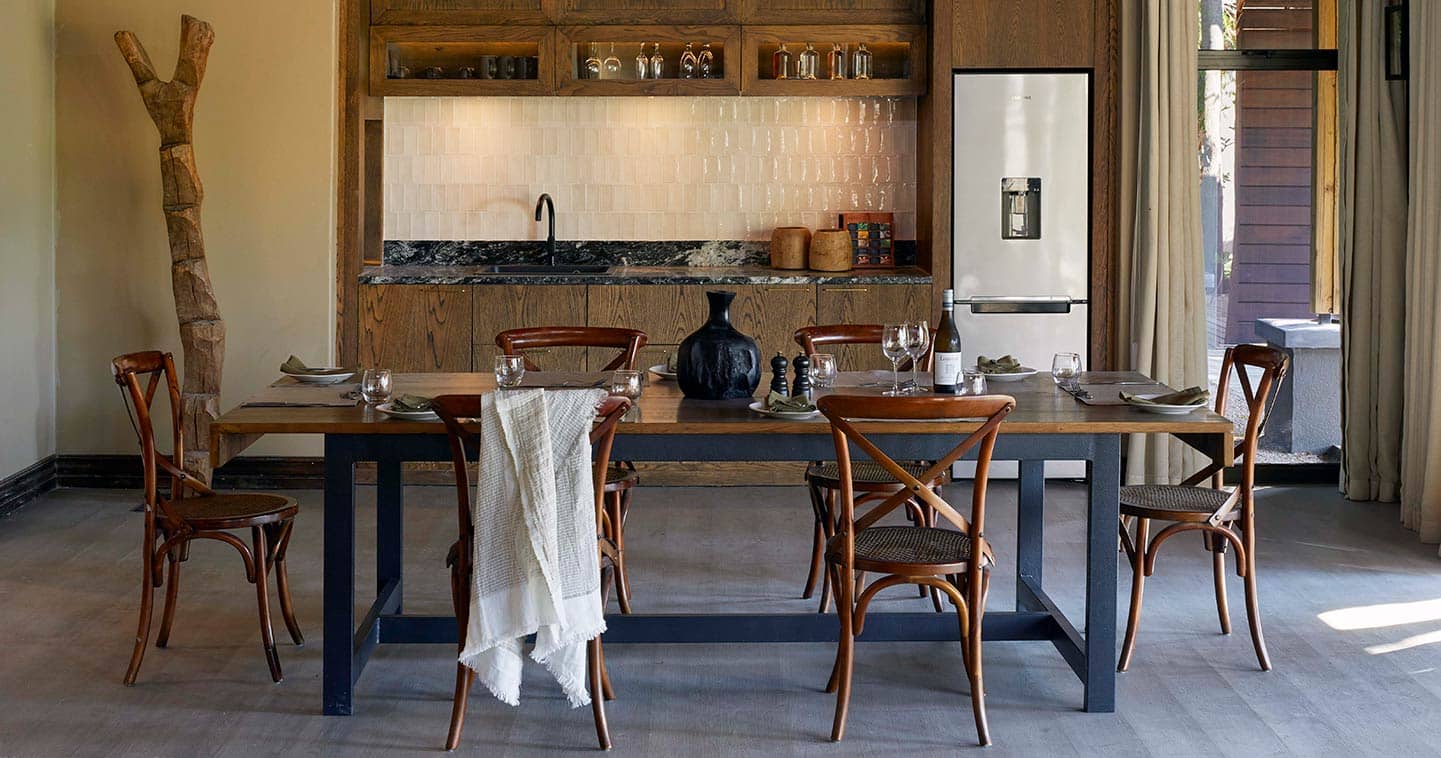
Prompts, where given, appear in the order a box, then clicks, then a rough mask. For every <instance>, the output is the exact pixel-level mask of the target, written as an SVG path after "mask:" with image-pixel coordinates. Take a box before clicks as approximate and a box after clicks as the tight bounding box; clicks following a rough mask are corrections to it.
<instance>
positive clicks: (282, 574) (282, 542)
mask: <svg viewBox="0 0 1441 758" xmlns="http://www.w3.org/2000/svg"><path fill="white" fill-rule="evenodd" d="M294 524H295V522H293V521H291V522H287V523H286V524H285V525H284V526H281V527H279V528H278V529H277V530H276V533H277V534H278V535H279V536H278V538H277V544H276V548H275V590H276V594H278V595H279V596H280V615H281V617H283V618H284V619H285V628H286V630H287V631H289V632H290V641H291V642H294V643H295V646H296V647H300V646H302V645H304V644H305V635H304V634H301V633H300V622H299V621H296V620H295V602H294V601H293V600H291V598H290V572H289V571H288V570H287V568H286V566H287V564H286V562H285V551H286V549H287V548H289V547H290V532H291V529H292V528H293V525H294Z"/></svg>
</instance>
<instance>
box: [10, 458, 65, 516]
mask: <svg viewBox="0 0 1441 758" xmlns="http://www.w3.org/2000/svg"><path fill="white" fill-rule="evenodd" d="M56 457H57V456H54V455H51V456H48V457H46V458H44V459H42V460H40V461H39V462H37V463H35V464H33V465H31V466H29V467H27V468H24V469H21V470H20V471H17V472H15V473H14V474H11V475H10V476H7V477H5V478H4V479H0V516H4V515H6V514H8V513H10V512H12V511H14V510H16V509H17V508H19V507H20V506H22V505H25V504H26V503H28V502H30V501H31V500H34V499H35V498H37V497H40V496H41V495H43V494H45V493H47V492H49V491H50V490H53V489H55V487H56V480H55V461H56Z"/></svg>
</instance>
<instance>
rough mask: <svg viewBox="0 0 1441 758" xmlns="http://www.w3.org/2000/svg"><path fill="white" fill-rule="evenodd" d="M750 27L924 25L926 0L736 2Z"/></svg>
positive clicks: (742, 0) (742, 18) (775, 0)
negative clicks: (786, 25) (775, 25)
mask: <svg viewBox="0 0 1441 758" xmlns="http://www.w3.org/2000/svg"><path fill="white" fill-rule="evenodd" d="M738 2H739V4H740V6H741V9H740V11H739V13H740V16H741V21H742V22H744V23H750V24H924V23H925V22H926V2H925V0H738Z"/></svg>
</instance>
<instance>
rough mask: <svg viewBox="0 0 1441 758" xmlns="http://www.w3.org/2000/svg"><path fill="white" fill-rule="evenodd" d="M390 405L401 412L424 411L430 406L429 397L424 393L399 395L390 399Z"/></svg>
mask: <svg viewBox="0 0 1441 758" xmlns="http://www.w3.org/2000/svg"><path fill="white" fill-rule="evenodd" d="M390 407H391V408H392V409H394V410H397V411H400V412H401V413H425V412H426V411H429V410H430V409H431V408H430V398H428V397H425V396H424V395H401V396H399V397H397V398H395V399H394V400H392V401H390Z"/></svg>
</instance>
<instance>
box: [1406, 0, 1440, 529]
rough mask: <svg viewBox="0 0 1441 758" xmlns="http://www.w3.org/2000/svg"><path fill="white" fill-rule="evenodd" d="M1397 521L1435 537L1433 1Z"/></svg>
mask: <svg viewBox="0 0 1441 758" xmlns="http://www.w3.org/2000/svg"><path fill="white" fill-rule="evenodd" d="M1410 13H1411V71H1410V132H1411V135H1410V171H1411V181H1410V198H1409V200H1410V206H1411V218H1410V223H1409V224H1408V231H1407V241H1406V259H1407V260H1406V286H1407V287H1408V288H1409V289H1410V291H1411V293H1412V294H1413V295H1414V297H1408V298H1406V357H1405V362H1406V372H1405V381H1406V395H1405V397H1406V405H1405V408H1406V422H1405V432H1404V434H1403V438H1402V444H1401V519H1402V521H1403V522H1404V523H1405V524H1406V526H1407V527H1409V528H1411V529H1415V530H1416V531H1418V532H1420V533H1421V539H1422V541H1424V542H1441V466H1438V465H1437V462H1438V460H1441V3H1438V2H1433V1H1431V0H1427V1H1426V2H1413V3H1411V6H1410Z"/></svg>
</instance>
